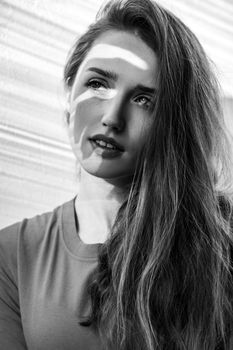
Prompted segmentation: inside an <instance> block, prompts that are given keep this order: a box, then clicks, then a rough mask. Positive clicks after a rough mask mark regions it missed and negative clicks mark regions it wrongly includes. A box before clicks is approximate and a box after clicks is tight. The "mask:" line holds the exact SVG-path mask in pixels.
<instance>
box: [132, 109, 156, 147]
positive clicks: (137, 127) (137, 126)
mask: <svg viewBox="0 0 233 350" xmlns="http://www.w3.org/2000/svg"><path fill="white" fill-rule="evenodd" d="M134 117H135V116H134ZM150 129H151V121H150V120H148V115H147V116H146V117H143V116H142V115H139V116H138V118H134V122H133V123H132V124H131V126H129V133H130V134H131V136H130V139H131V140H132V146H133V149H134V151H135V152H136V153H138V152H139V151H140V150H141V148H142V147H143V145H144V144H145V143H146V140H147V138H148V135H149V132H150Z"/></svg>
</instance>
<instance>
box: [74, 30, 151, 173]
mask: <svg viewBox="0 0 233 350" xmlns="http://www.w3.org/2000/svg"><path fill="white" fill-rule="evenodd" d="M103 72H104V73H103ZM106 73H107V75H106ZM109 73H110V75H109ZM156 73H157V57H156V55H155V53H154V52H153V51H152V50H151V49H150V48H149V47H148V46H147V45H146V44H145V43H144V42H143V41H142V40H141V39H140V38H138V37H137V36H136V35H134V34H132V33H127V32H119V31H109V32H106V33H104V35H102V36H100V37H99V38H98V39H97V40H96V42H95V44H94V46H93V47H92V48H91V49H90V51H89V52H88V54H87V56H86V58H85V59H84V61H83V62H82V64H81V66H80V67H79V70H78V72H77V75H76V77H75V81H74V84H73V86H72V89H71V93H70V124H69V135H70V140H71V145H72V148H73V151H74V153H75V155H76V157H77V159H78V160H79V162H80V164H81V166H82V167H83V168H84V169H85V170H86V171H88V172H90V173H91V174H93V175H95V176H99V177H103V178H112V177H113V178H114V177H116V178H117V177H122V176H125V177H127V176H129V174H132V171H133V169H134V167H135V164H136V159H137V154H138V153H139V150H140V149H141V147H142V145H143V144H144V142H145V138H146V137H145V135H146V132H147V131H148V129H149V127H150V126H151V118H150V112H149V110H148V109H147V108H145V106H144V105H146V103H145V101H147V100H149V101H150V99H152V93H151V92H148V91H151V90H152V91H154V90H155V87H156V81H155V80H156ZM92 81H95V82H97V84H96V85H95V83H94V84H93V85H91V84H90V82H92ZM139 86H143V87H145V89H144V90H145V91H144V90H141V89H142V88H141V87H140V88H139ZM120 119H121V121H123V124H124V127H123V128H122V129H121V130H120V131H117V132H116V129H115V128H114V129H113V128H112V127H110V122H112V121H114V123H116V124H117V123H118V122H119V120H120ZM96 134H103V135H106V136H110V137H113V138H114V139H115V140H116V141H117V142H118V143H119V144H121V145H123V147H124V149H125V151H124V152H122V154H121V155H120V156H119V157H116V158H112V159H106V158H103V157H102V156H101V152H99V151H98V152H97V153H96V152H95V150H93V147H92V146H91V143H90V138H91V137H92V136H94V135H96Z"/></svg>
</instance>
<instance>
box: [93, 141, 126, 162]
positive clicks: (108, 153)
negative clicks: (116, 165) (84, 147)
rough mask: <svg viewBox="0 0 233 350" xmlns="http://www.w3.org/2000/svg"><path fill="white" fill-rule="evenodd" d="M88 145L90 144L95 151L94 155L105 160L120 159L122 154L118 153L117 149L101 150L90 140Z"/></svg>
mask: <svg viewBox="0 0 233 350" xmlns="http://www.w3.org/2000/svg"><path fill="white" fill-rule="evenodd" d="M90 143H91V145H92V148H93V150H94V151H95V153H97V154H98V155H99V156H102V157H103V158H106V159H112V158H116V157H120V156H121V155H122V153H123V152H122V151H119V150H118V149H111V148H107V147H106V148H102V147H100V146H98V144H97V143H96V142H95V141H93V140H90Z"/></svg>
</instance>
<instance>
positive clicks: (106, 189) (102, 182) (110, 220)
mask: <svg viewBox="0 0 233 350" xmlns="http://www.w3.org/2000/svg"><path fill="white" fill-rule="evenodd" d="M128 188H129V186H127V185H121V181H116V182H115V183H114V182H113V181H108V180H106V179H102V178H98V177H96V176H93V175H90V174H89V173H87V172H86V171H85V170H83V169H81V178H80V186H79V193H78V196H77V198H76V203H75V209H76V214H77V217H78V222H79V235H80V238H81V239H82V240H83V241H84V243H89V244H90V243H103V242H104V241H105V240H106V239H107V237H108V235H109V233H110V231H111V228H112V226H113V224H114V221H115V218H116V215H117V213H118V210H119V208H120V206H121V205H122V204H123V202H124V201H125V199H126V197H127V195H128Z"/></svg>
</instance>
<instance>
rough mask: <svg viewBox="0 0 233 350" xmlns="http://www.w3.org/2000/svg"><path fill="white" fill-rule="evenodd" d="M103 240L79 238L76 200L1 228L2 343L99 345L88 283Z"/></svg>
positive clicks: (71, 348)
mask: <svg viewBox="0 0 233 350" xmlns="http://www.w3.org/2000/svg"><path fill="white" fill-rule="evenodd" d="M100 246H101V244H85V243H83V242H82V241H81V239H80V237H79V235H78V230H77V225H76V218H75V207H74V200H71V201H69V202H67V203H65V204H63V205H62V206H60V207H58V208H56V209H55V210H54V211H53V212H50V213H45V214H42V215H38V216H36V217H34V218H32V219H25V220H23V221H22V222H21V223H17V224H14V225H12V226H9V227H7V228H5V229H3V230H2V231H0V349H1V350H23V349H24V350H25V349H29V350H36V349H37V350H53V349H54V350H79V349H80V350H92V349H93V350H98V349H101V344H100V339H99V337H98V334H96V333H95V331H94V329H93V328H92V327H84V326H81V325H79V321H81V320H83V317H85V316H86V315H88V313H89V311H90V300H89V298H88V293H87V286H88V283H89V282H90V274H91V273H92V272H93V270H94V269H95V267H96V266H97V258H98V250H99V248H100Z"/></svg>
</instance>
